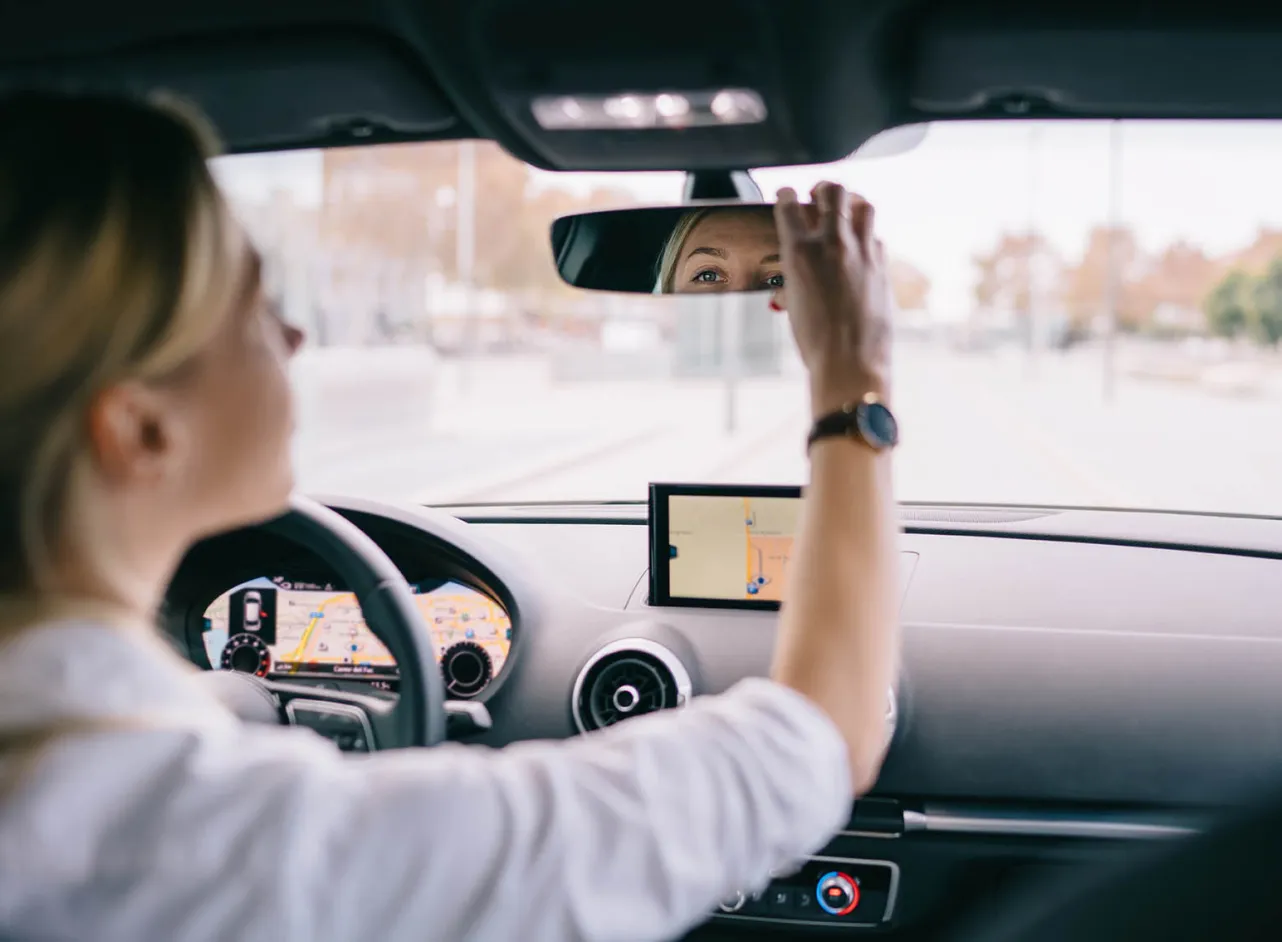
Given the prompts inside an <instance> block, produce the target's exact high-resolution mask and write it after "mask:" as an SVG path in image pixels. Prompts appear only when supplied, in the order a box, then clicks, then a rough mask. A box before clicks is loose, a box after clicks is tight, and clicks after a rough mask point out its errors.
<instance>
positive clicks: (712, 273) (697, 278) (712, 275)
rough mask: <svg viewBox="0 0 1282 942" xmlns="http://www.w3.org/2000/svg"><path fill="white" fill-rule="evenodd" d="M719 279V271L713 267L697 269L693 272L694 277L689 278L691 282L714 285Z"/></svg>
mask: <svg viewBox="0 0 1282 942" xmlns="http://www.w3.org/2000/svg"><path fill="white" fill-rule="evenodd" d="M721 280H722V279H721V272H719V271H717V270H716V269H715V268H705V269H703V270H702V271H697V272H695V273H694V277H693V278H691V279H690V281H691V282H692V283H694V284H701V285H715V284H717V283H718V282H719V281H721Z"/></svg>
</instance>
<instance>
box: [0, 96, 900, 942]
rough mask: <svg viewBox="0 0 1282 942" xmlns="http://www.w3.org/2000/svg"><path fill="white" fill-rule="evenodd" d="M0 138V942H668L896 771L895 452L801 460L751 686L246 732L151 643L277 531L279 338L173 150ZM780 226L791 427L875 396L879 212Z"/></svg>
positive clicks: (787, 199)
mask: <svg viewBox="0 0 1282 942" xmlns="http://www.w3.org/2000/svg"><path fill="white" fill-rule="evenodd" d="M0 126H2V127H4V128H5V131H6V134H5V136H4V138H3V140H2V141H0V249H2V252H0V356H3V357H4V361H3V369H0V442H2V446H0V475H3V478H4V490H3V510H2V511H0V552H2V553H3V556H4V563H5V565H4V567H3V578H4V584H3V605H2V608H3V611H2V612H0V614H2V615H3V636H4V640H3V642H2V644H3V647H2V649H0V774H2V775H3V779H4V781H3V786H4V790H3V791H2V792H0V935H3V934H16V935H18V936H20V937H23V938H28V937H40V938H59V939H63V938H67V939H89V938H92V939H95V940H117V939H118V940H129V942H140V940H153V939H166V940H198V939H199V940H205V939H208V940H232V939H264V940H267V939H270V940H291V939H306V940H325V939H335V940H351V939H378V940H385V942H399V940H411V939H413V940H419V939H425V938H432V939H495V940H511V939H521V940H542V939H548V940H561V939H663V938H670V937H672V936H675V935H677V934H679V933H681V932H682V931H683V930H685V929H686V928H688V927H689V926H691V925H693V924H695V923H697V922H699V921H701V920H702V918H703V917H704V914H706V913H707V912H708V911H710V910H711V909H712V908H713V906H714V905H715V903H716V901H717V900H718V899H721V898H724V897H725V896H726V895H728V894H729V893H731V892H733V891H736V890H740V889H744V888H749V889H751V888H753V887H759V886H762V885H763V884H764V883H765V882H766V881H767V879H768V876H769V872H770V870H771V869H772V868H775V867H779V866H781V865H785V864H787V863H788V862H789V861H791V860H794V859H796V858H797V857H799V856H803V855H805V854H807V853H809V852H812V851H814V850H816V849H817V848H819V847H821V846H822V845H823V844H824V843H825V842H826V841H827V840H828V838H829V837H830V835H831V834H832V833H833V832H834V831H835V830H836V829H837V828H839V827H840V826H841V825H842V823H844V821H845V820H846V818H847V815H848V814H849V809H850V798H851V795H852V794H853V793H855V792H858V791H862V790H864V789H866V788H868V787H869V786H870V784H871V783H872V781H873V780H874V778H875V776H876V772H877V768H878V766H879V764H880V761H881V756H882V753H883V751H884V749H885V746H886V743H885V739H886V736H885V729H884V724H883V722H882V715H883V708H884V703H885V700H884V697H885V691H886V689H887V687H888V685H889V684H890V683H891V681H892V679H893V672H894V662H895V651H896V629H895V614H896V606H897V600H896V595H897V579H896V572H895V566H896V562H897V554H896V552H895V537H896V527H895V520H894V508H893V503H892V500H891V494H890V468H889V457H888V452H887V451H885V450H877V449H874V448H872V447H866V446H865V445H862V444H859V443H856V442H855V441H853V440H851V438H850V437H848V436H847V437H844V438H834V437H827V438H822V439H820V440H818V441H816V442H815V444H814V446H813V448H812V451H811V456H812V466H813V467H812V481H811V490H810V492H809V496H808V499H807V503H806V507H805V510H804V513H803V517H804V520H803V523H802V526H801V532H800V534H799V536H798V539H797V544H796V547H795V561H794V570H793V572H792V575H791V581H792V588H791V600H790V601H789V603H788V604H787V605H786V606H785V608H784V612H783V615H782V617H781V624H780V631H779V641H778V650H777V653H776V657H775V661H774V664H773V666H772V669H771V673H772V679H770V680H767V679H764V678H757V679H753V680H749V681H745V682H743V683H741V684H740V685H738V686H737V687H736V688H734V689H733V690H731V691H729V692H727V693H725V694H723V695H721V696H716V697H704V698H700V699H699V701H697V702H696V703H695V704H693V705H691V706H690V707H688V708H686V709H684V710H682V711H679V712H673V713H668V714H662V715H658V716H653V717H645V718H641V719H638V720H634V721H632V722H629V723H626V724H622V725H621V726H619V727H616V728H614V729H611V730H608V731H606V732H603V733H600V734H596V735H593V736H589V737H584V738H581V739H577V740H574V741H572V742H567V743H528V744H522V745H519V746H516V747H513V748H509V749H504V750H499V751H494V750H483V749H474V748H468V747H464V746H460V745H447V746H444V747H440V748H437V749H433V750H407V751H400V752H387V753H382V754H377V755H372V756H364V757H349V756H344V755H343V754H341V753H339V752H337V751H336V750H335V749H334V748H333V747H332V745H331V744H329V743H327V742H325V741H323V740H321V739H320V738H319V737H316V736H314V735H312V734H311V733H309V732H307V731H305V730H298V729H278V728H269V727H248V726H242V725H241V724H240V723H239V722H238V721H237V720H236V719H235V718H234V717H233V716H232V715H231V714H230V713H228V712H227V711H226V710H225V709H224V708H223V707H222V706H221V705H220V704H218V703H217V702H215V701H214V700H213V699H211V698H210V697H209V696H208V695H207V694H206V693H205V692H204V688H203V687H202V686H201V685H200V684H198V683H197V682H196V674H197V672H196V671H195V669H194V668H192V667H191V666H190V665H188V664H186V663H184V662H181V661H180V660H178V659H177V658H176V657H175V656H174V655H173V654H172V652H170V651H169V650H168V649H167V648H166V647H165V646H164V645H163V644H161V643H160V642H159V641H158V640H157V638H156V635H155V634H154V632H153V630H152V628H151V626H150V623H151V620H152V617H153V613H154V612H155V610H156V608H157V606H158V604H160V601H161V598H162V596H163V594H164V591H165V586H166V583H167V580H168V578H169V575H170V573H171V572H172V571H173V570H174V568H175V566H176V565H177V564H178V562H179V560H180V559H181V557H182V556H183V554H184V552H185V551H186V549H187V548H188V547H189V546H190V545H191V544H192V542H193V541H195V540H198V539H200V538H201V537H203V536H205V535H207V534H210V533H213V532H215V531H218V530H222V529H225V528H228V527H234V526H238V525H244V524H248V523H251V522H254V521H259V520H263V519H265V518H269V517H271V516H274V515H276V514H278V513H279V512H280V511H281V510H282V509H283V508H284V507H285V505H286V499H287V495H288V494H289V491H290V488H291V485H292V474H291V470H290V464H289V434H290V428H291V422H292V420H291V403H290V395H289V387H288V383H287V381H286V365H287V361H288V359H289V357H290V355H291V354H292V353H293V352H294V351H295V350H297V348H298V346H299V343H300V342H301V339H302V338H301V335H300V334H299V332H298V331H297V330H295V329H294V328H292V327H290V326H288V325H287V324H284V323H282V322H281V321H280V320H279V319H278V317H277V315H276V313H275V312H274V311H273V310H272V308H271V307H270V306H269V305H268V304H267V303H266V301H265V300H264V298H263V296H262V292H261V288H260V284H259V261H258V256H257V255H256V253H255V252H254V250H253V248H252V247H251V246H250V245H249V243H248V241H247V240H246V238H245V235H244V233H243V232H242V231H241V230H240V228H239V227H238V226H237V225H236V224H235V223H234V222H233V221H232V218H231V216H230V215H229V213H228V211H227V207H226V205H225V203H224V201H223V199H222V197H221V196H220V194H219V192H218V190H217V188H216V187H215V185H214V183H213V181H212V179H211V177H210V174H209V171H208V169H207V166H206V159H207V158H208V156H209V155H210V154H211V153H212V150H211V147H210V144H209V138H208V135H207V134H206V133H205V132H204V131H203V129H202V127H201V126H200V124H199V122H198V121H193V120H192V119H191V118H190V117H188V116H186V115H185V114H183V113H180V112H179V111H177V110H175V109H174V108H173V107H171V106H165V107H152V106H145V105H141V104H136V103H131V102H128V101H123V100H112V99H107V98H94V97H81V98H77V97H60V96H56V95H47V94H42V95H36V94H29V95H24V96H19V97H11V98H8V99H5V100H0ZM778 216H779V220H780V224H781V226H782V227H783V232H784V238H783V240H782V245H781V249H782V256H783V265H784V268H785V269H786V270H787V271H788V272H789V274H790V277H791V278H792V281H791V282H790V285H791V286H792V288H793V295H792V300H793V302H794V304H793V309H792V311H791V312H790V317H791V319H792V322H793V326H794V331H795V334H796V337H797V341H798V343H799V345H800V349H801V352H802V356H803V357H804V358H805V361H806V363H807V366H808V367H809V370H810V383H811V392H812V399H813V403H814V409H815V415H816V416H822V415H825V414H828V413H830V412H832V411H833V410H838V409H840V408H841V406H842V405H843V404H846V403H849V402H851V401H854V400H856V399H858V398H860V397H862V396H864V395H865V393H868V392H870V391H875V392H876V393H878V394H880V395H882V396H884V395H886V393H887V381H888V369H887V361H886V345H885V342H884V339H885V331H884V330H883V329H881V327H880V326H879V325H881V324H882V322H883V321H884V311H883V304H884V294H885V292H884V280H885V279H884V272H883V265H882V261H881V253H880V249H879V247H878V246H877V245H876V243H875V240H874V239H873V237H872V212H871V209H870V208H869V207H868V206H867V204H865V203H863V201H861V200H859V199H858V198H851V197H848V196H847V195H846V194H844V193H843V192H842V191H841V189H840V188H839V187H835V186H825V187H823V188H821V189H819V190H817V191H816V193H815V202H814V204H811V205H802V204H800V203H798V202H797V200H796V197H795V195H794V194H791V193H785V194H782V198H781V204H780V206H779V209H778ZM800 431H801V430H799V432H800Z"/></svg>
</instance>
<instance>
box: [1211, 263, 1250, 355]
mask: <svg viewBox="0 0 1282 942" xmlns="http://www.w3.org/2000/svg"><path fill="white" fill-rule="evenodd" d="M1254 290H1255V284H1254V279H1253V278H1252V277H1251V276H1250V275H1249V274H1247V273H1246V272H1245V271H1243V270H1242V269H1240V268H1235V269H1233V270H1232V271H1230V272H1229V273H1228V274H1227V275H1225V276H1224V278H1223V279H1221V280H1220V282H1219V284H1217V285H1216V286H1215V287H1214V288H1212V289H1211V292H1210V293H1209V294H1208V295H1207V297H1206V301H1205V303H1204V305H1203V310H1204V311H1205V312H1206V321H1207V324H1208V326H1209V327H1210V328H1211V332H1212V333H1214V334H1215V335H1216V336H1219V337H1228V338H1230V339H1233V338H1236V337H1239V336H1241V335H1242V334H1243V333H1244V332H1245V331H1246V329H1247V327H1248V325H1249V324H1250V322H1251V319H1252V309H1253V304H1254V299H1253V297H1252V295H1253V294H1254Z"/></svg>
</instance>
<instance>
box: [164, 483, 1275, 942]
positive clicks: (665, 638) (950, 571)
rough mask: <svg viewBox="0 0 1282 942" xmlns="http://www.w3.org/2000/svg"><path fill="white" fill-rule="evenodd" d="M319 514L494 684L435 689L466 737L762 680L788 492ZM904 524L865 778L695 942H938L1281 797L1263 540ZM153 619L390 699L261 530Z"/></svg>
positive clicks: (368, 645)
mask: <svg viewBox="0 0 1282 942" xmlns="http://www.w3.org/2000/svg"><path fill="white" fill-rule="evenodd" d="M325 503H327V504H328V505H329V506H331V507H332V508H333V509H334V510H336V511H337V512H338V513H340V514H341V515H343V516H344V517H346V518H347V519H348V520H350V521H351V522H353V523H354V524H356V525H357V526H358V527H360V528H361V529H362V530H363V531H365V533H366V534H368V535H369V536H370V537H371V538H372V539H373V540H374V541H375V542H376V543H377V544H378V545H379V546H380V547H381V548H382V549H383V550H384V551H385V552H386V553H387V554H388V555H389V556H390V557H391V558H392V560H393V561H394V562H395V564H396V565H397V566H398V567H399V568H400V569H401V570H402V572H403V573H404V574H405V576H406V578H407V580H409V582H410V583H411V585H412V586H413V587H414V590H415V599H416V600H417V603H418V605H419V606H420V610H421V612H422V614H423V615H424V621H425V623H426V626H427V630H428V631H429V632H430V633H431V637H432V642H433V644H434V646H435V649H436V653H437V656H438V657H439V658H441V659H442V663H443V664H444V663H446V662H447V661H448V655H449V652H450V651H452V650H455V651H457V650H469V648H467V647H463V648H461V649H460V648H459V647H458V646H459V645H464V646H466V645H471V644H475V645H478V646H479V647H481V648H482V650H484V651H485V656H486V657H488V658H489V662H490V665H491V677H490V679H489V680H488V682H486V683H484V684H483V685H481V686H480V688H479V689H478V690H476V691H475V692H472V690H473V689H474V688H473V687H469V686H468V685H467V684H466V683H465V684H464V685H463V686H462V687H459V686H457V685H456V686H455V687H454V688H453V691H452V692H451V693H450V696H451V698H455V699H464V698H468V697H470V698H472V699H474V700H476V701H479V702H481V703H483V704H484V705H485V707H486V709H487V710H488V712H489V714H490V716H491V717H492V720H493V722H492V725H491V726H489V727H488V728H485V729H477V730H474V731H471V732H468V733H466V734H464V735H463V738H464V739H465V740H466V741H468V742H474V743H477V744H481V745H485V746H494V747H501V746H504V745H507V744H510V743H514V742H520V741H525V740H532V739H566V738H569V737H573V736H576V735H578V734H580V733H582V732H585V731H591V730H592V729H595V728H598V727H600V726H607V725H610V724H612V723H615V722H620V721H627V719H628V718H629V717H630V716H635V715H640V714H642V713H646V712H651V711H653V710H659V709H672V708H680V707H681V706H682V705H683V704H684V703H688V702H689V701H690V699H691V698H692V697H695V696H700V695H704V694H715V693H719V692H721V691H724V690H726V689H728V688H730V687H731V686H733V685H734V684H735V683H737V682H738V681H739V680H741V679H742V678H744V677H746V676H751V675H760V674H764V673H765V672H766V671H767V670H768V668H769V664H770V659H771V655H772V651H773V647H774V639H775V631H776V621H777V617H778V615H777V611H776V610H775V609H776V608H777V605H778V602H777V593H779V592H781V591H782V578H783V571H782V568H781V566H782V563H783V562H784V561H786V557H787V555H788V553H789V552H790V551H791V546H790V539H791V529H790V528H791V527H792V525H793V521H794V520H795V513H794V511H795V507H796V498H795V494H794V493H774V492H766V491H763V490H760V489H757V490H753V489H748V490H747V491H745V492H744V493H740V494H726V493H716V492H713V493H708V492H699V491H690V490H689V489H686V490H684V491H683V489H682V488H681V486H669V489H668V490H666V491H665V490H663V488H662V487H661V488H660V489H659V490H658V491H657V492H656V493H655V494H652V500H651V501H650V502H649V503H648V504H647V503H641V504H629V505H618V504H611V505H592V504H587V505H542V506H539V505H531V506H520V505H516V506H476V507H458V508H451V509H450V510H449V511H445V510H433V509H428V508H423V507H417V506H406V505H389V504H381V503H377V502H373V501H365V500H359V499H354V498H341V499H338V498H331V499H327V500H325ZM665 512H666V515H667V519H666V520H665V519H664V514H665ZM901 519H902V524H903V536H902V538H901V551H902V563H901V566H900V572H901V592H902V595H901V600H902V605H901V622H902V625H903V656H902V662H901V674H900V680H899V684H898V686H897V688H896V690H895V691H894V692H893V694H892V701H891V706H892V709H893V712H894V717H895V720H896V722H895V726H894V738H893V741H892V744H891V747H890V750H889V752H888V755H887V758H886V762H885V765H884V767H883V770H882V774H881V777H880V779H879V781H878V783H877V786H876V788H875V789H874V791H873V792H872V794H871V795H869V796H867V797H866V798H864V799H861V800H860V802H858V803H857V804H855V805H854V806H853V807H852V809H851V817H850V821H849V823H848V825H847V826H846V828H844V829H843V830H842V831H841V833H839V834H838V835H837V836H835V837H834V839H833V841H832V842H831V843H830V844H829V845H828V846H826V847H825V848H823V849H821V850H819V851H817V852H816V853H815V855H814V856H813V857H812V858H811V859H810V860H809V861H807V862H803V864H802V866H801V867H800V869H799V870H798V871H797V872H796V873H794V874H790V875H782V876H781V877H780V878H779V879H777V880H776V881H774V882H773V883H772V884H771V886H770V887H768V888H767V890H766V891H763V892H762V893H747V892H745V893H740V894H735V895H733V896H732V897H730V898H729V899H727V900H725V901H724V902H723V903H722V905H721V906H720V907H719V908H717V909H716V910H715V911H714V912H712V913H710V920H709V922H708V923H707V924H706V925H705V926H703V927H701V928H700V929H699V930H697V931H696V932H695V933H694V936H693V937H694V938H697V939H700V940H703V939H707V940H719V939H738V938H742V937H743V936H742V933H743V931H744V930H745V929H748V928H751V929H752V930H754V933H755V934H757V935H759V936H760V937H762V938H789V939H791V938H804V937H807V933H810V932H812V930H813V931H815V932H819V933H821V934H827V935H828V937H847V936H849V937H853V936H855V935H859V934H861V933H864V932H868V931H876V932H879V933H888V934H890V935H891V936H892V937H893V938H896V939H904V940H916V939H924V938H931V937H933V936H932V935H931V933H932V932H934V931H936V930H939V929H942V928H945V927H948V926H951V925H953V924H954V923H955V922H956V920H957V919H958V918H959V916H960V915H961V914H963V913H965V912H969V911H972V910H973V909H974V908H975V907H976V906H979V905H981V904H982V903H983V902H984V901H985V900H987V899H990V898H991V897H992V896H993V894H994V893H995V892H996V891H995V890H994V889H993V888H994V887H999V886H1001V885H1011V884H1013V883H1015V882H1017V881H1018V880H1019V879H1022V878H1023V877H1024V876H1026V875H1029V874H1037V873H1044V872H1046V871H1047V870H1051V871H1054V870H1055V869H1058V868H1073V867H1082V866H1087V867H1090V866H1096V865H1100V866H1102V865H1105V864H1107V863H1109V862H1111V861H1113V860H1115V859H1116V858H1117V857H1118V856H1119V855H1120V854H1123V853H1129V852H1131V851H1132V850H1140V849H1143V848H1145V847H1147V846H1148V845H1150V844H1151V842H1153V841H1161V840H1170V839H1179V838H1181V837H1182V836H1185V835H1188V834H1190V833H1194V832H1196V831H1197V830H1198V829H1199V828H1201V827H1203V826H1204V824H1205V822H1206V820H1207V816H1208V815H1211V814H1214V813H1215V812H1216V811H1217V810H1219V809H1223V808H1225V807H1226V806H1229V805H1232V804H1233V803H1234V802H1235V801H1237V800H1239V798H1240V796H1242V795H1243V794H1248V793H1250V792H1252V791H1254V790H1256V789H1259V788H1261V787H1264V786H1267V785H1269V784H1270V783H1271V782H1273V781H1274V780H1276V779H1278V778H1282V682H1280V680H1282V644H1279V641H1282V622H1279V620H1278V619H1277V617H1276V613H1277V612H1278V611H1280V610H1282V521H1280V520H1265V519H1254V518H1240V517H1239V518H1230V517H1213V516H1198V515H1190V514H1157V513H1136V512H1123V511H1088V510H1062V509H1056V508H994V507H965V506H906V507H903V508H901ZM760 580H765V581H764V582H763V581H760ZM166 609H167V614H166V618H165V624H166V625H168V626H169V629H170V630H171V632H172V634H173V636H174V638H175V640H176V641H177V642H178V643H179V644H180V645H186V650H187V651H188V652H189V655H190V657H191V659H192V660H193V661H194V662H196V663H197V664H199V665H201V666H203V667H206V668H211V669H212V668H216V667H222V666H224V665H225V666H228V667H230V668H231V669H233V670H240V671H246V672H249V673H258V672H262V671H266V673H267V675H268V676H275V677H288V678H290V679H291V680H296V681H298V682H301V683H314V684H331V683H332V684H334V685H336V686H337V687H338V688H339V689H347V690H359V691H362V692H364V691H370V692H373V693H376V694H377V695H379V696H384V697H393V696H395V695H396V694H395V680H396V677H395V668H394V666H393V665H391V664H389V663H387V658H386V651H385V650H384V649H383V648H382V647H381V645H379V644H378V642H377V640H376V639H374V638H373V637H372V636H371V635H370V633H369V630H368V628H367V627H366V626H365V625H364V622H363V620H362V619H361V618H360V615H359V612H358V611H356V610H355V608H354V607H353V605H352V600H351V596H350V595H349V594H347V593H345V592H344V591H343V588H342V586H341V585H339V584H338V583H337V582H336V581H335V580H334V574H333V573H330V572H326V570H325V568H324V566H322V565H321V564H320V563H319V562H318V561H317V560H316V558H315V555H314V554H313V553H311V551H310V550H309V548H308V547H305V546H300V545H298V544H294V543H290V542H288V541H283V540H279V539H277V538H275V537H274V536H272V535H270V534H265V533H260V532H257V531H253V530H251V531H245V532H240V533H237V534H232V535H227V536H225V537H222V538H217V539H214V540H211V541H208V542H207V544H204V545H202V546H201V547H199V548H198V549H197V550H194V551H193V553H192V554H190V555H189V557H188V559H186V560H184V563H183V565H182V567H180V570H179V573H178V575H177V576H176V578H175V580H174V583H173V586H172V587H171V593H170V598H169V599H168V600H167V606H166ZM317 613H320V614H317ZM465 614H466V616H467V618H466V619H464V617H463V616H464V615H465ZM469 631H471V632H472V634H471V636H470V637H469V635H468V632H469ZM245 636H249V637H245ZM322 644H324V645H325V647H324V649H322V647H321V645H322ZM353 645H355V648H353V647H352V646H353ZM482 664H483V662H482ZM483 675H484V668H483V667H482V668H481V669H480V673H479V674H477V673H473V674H469V675H467V677H471V678H477V677H479V676H483ZM475 682H476V681H475V679H474V680H473V684H475ZM344 685H346V686H344ZM629 688H630V689H629Z"/></svg>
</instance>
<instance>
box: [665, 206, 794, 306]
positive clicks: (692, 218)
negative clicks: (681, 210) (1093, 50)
mask: <svg viewBox="0 0 1282 942" xmlns="http://www.w3.org/2000/svg"><path fill="white" fill-rule="evenodd" d="M714 209H716V210H730V211H732V212H737V213H753V214H757V213H760V214H765V215H768V216H769V217H770V221H771V222H772V223H773V222H774V209H773V208H772V207H770V206H760V205H755V204H751V203H749V204H747V205H744V206H736V205H735V204H733V203H729V204H724V205H719V206H704V207H701V208H700V209H692V210H690V211H689V212H688V213H686V214H685V215H683V216H682V217H681V218H680V219H679V220H677V224H676V225H675V226H674V227H673V228H672V232H671V233H670V234H669V235H668V238H667V241H666V242H664V243H663V251H662V252H660V253H659V279H658V284H657V285H655V293H656V294H674V293H675V292H676V290H677V286H676V277H677V263H678V262H680V261H681V251H682V249H684V248H685V244H686V239H688V238H690V233H691V232H693V231H694V229H695V227H696V226H698V225H699V223H701V222H703V220H704V219H705V218H706V217H707V216H708V214H709V213H711V212H712V211H713V210H714Z"/></svg>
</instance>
